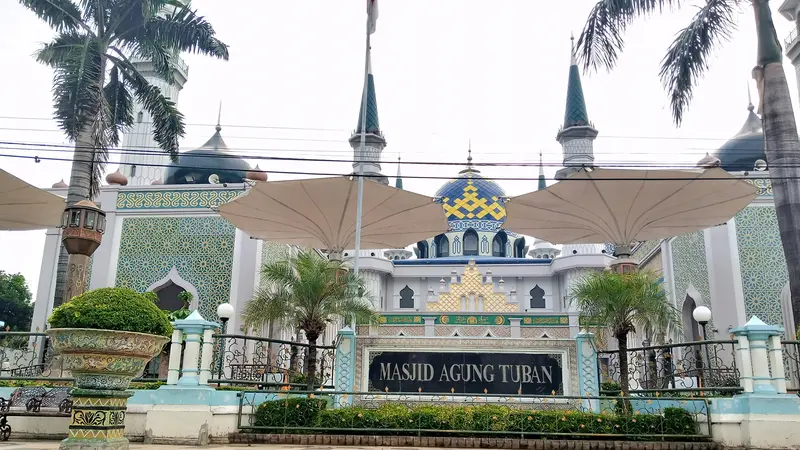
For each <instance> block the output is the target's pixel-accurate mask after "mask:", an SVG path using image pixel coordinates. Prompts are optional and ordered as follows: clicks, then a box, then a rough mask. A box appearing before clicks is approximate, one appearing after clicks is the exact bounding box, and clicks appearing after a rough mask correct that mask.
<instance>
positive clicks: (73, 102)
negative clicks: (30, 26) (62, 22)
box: [37, 34, 104, 141]
mask: <svg viewBox="0 0 800 450" xmlns="http://www.w3.org/2000/svg"><path fill="white" fill-rule="evenodd" d="M79 39H82V40H83V42H81V43H80V45H78V40H79ZM37 59H38V60H39V61H40V62H43V63H46V64H52V65H53V66H54V67H55V74H54V79H53V98H54V100H55V107H56V111H55V118H56V120H57V121H58V124H59V127H60V128H61V129H62V130H64V132H65V133H66V134H67V136H68V137H69V138H70V139H71V140H72V141H76V140H77V139H78V135H79V134H80V133H81V131H83V130H84V128H86V127H88V126H90V124H91V123H92V121H93V120H95V118H96V115H97V111H98V110H99V109H100V108H101V105H102V103H103V99H102V97H103V92H102V83H103V75H104V73H103V66H102V53H101V52H100V51H99V49H98V48H97V46H96V45H95V43H94V41H93V40H92V39H91V37H90V36H79V35H76V34H71V35H63V34H62V35H59V36H58V37H57V38H56V41H54V42H53V43H51V44H49V45H46V46H44V47H43V48H42V49H41V50H40V52H39V53H38V54H37Z"/></svg>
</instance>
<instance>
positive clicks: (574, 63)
mask: <svg viewBox="0 0 800 450" xmlns="http://www.w3.org/2000/svg"><path fill="white" fill-rule="evenodd" d="M569 41H570V52H569V54H570V60H569V64H570V65H571V66H577V65H578V59H577V58H576V57H575V33H573V32H572V31H570V32H569Z"/></svg>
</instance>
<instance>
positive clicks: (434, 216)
mask: <svg viewBox="0 0 800 450" xmlns="http://www.w3.org/2000/svg"><path fill="white" fill-rule="evenodd" d="M364 184H365V185H364V198H363V217H362V227H361V247H362V248H404V247H405V246H407V245H409V244H412V243H415V242H418V241H419V240H422V239H427V238H429V237H431V236H435V235H437V234H440V233H444V232H446V231H447V230H448V225H447V220H446V218H445V215H444V211H443V210H442V205H440V204H438V203H435V202H434V201H433V199H432V198H430V197H426V196H424V195H420V194H415V193H413V192H409V191H404V190H402V189H397V188H394V187H390V186H386V185H383V184H380V183H377V182H374V181H372V180H369V179H367V180H364ZM356 189H357V182H356V180H354V179H350V178H348V177H332V178H316V179H306V180H290V181H269V182H261V183H256V185H255V186H254V187H253V188H252V189H251V190H250V191H249V192H248V193H247V194H246V195H243V196H241V197H238V198H236V199H234V200H231V201H230V202H228V203H225V204H224V205H222V206H220V207H219V212H220V214H221V215H222V217H224V218H226V219H228V220H229V221H230V222H231V223H232V224H233V225H235V226H236V227H237V228H239V229H240V230H242V231H244V232H245V233H247V234H249V235H250V236H251V237H254V238H258V239H263V240H266V241H273V242H280V243H284V244H294V245H298V246H301V247H308V248H319V249H325V250H328V251H329V252H330V257H331V259H339V258H341V252H342V251H343V250H345V249H350V248H354V246H355V236H356V222H357V220H356V219H357V218H356V209H357V205H356V201H357V198H356V197H357V192H356Z"/></svg>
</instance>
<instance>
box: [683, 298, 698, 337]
mask: <svg viewBox="0 0 800 450" xmlns="http://www.w3.org/2000/svg"><path fill="white" fill-rule="evenodd" d="M695 308H697V303H696V302H695V301H694V299H693V298H692V296H691V295H687V296H686V299H685V300H684V301H683V308H681V316H682V317H681V318H682V319H683V339H684V340H685V342H695V341H699V340H700V339H701V337H700V327H699V326H698V323H697V321H696V320H694V316H693V315H692V313H693V312H694V309H695Z"/></svg>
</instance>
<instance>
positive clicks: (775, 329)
mask: <svg viewBox="0 0 800 450" xmlns="http://www.w3.org/2000/svg"><path fill="white" fill-rule="evenodd" d="M733 334H734V335H735V336H737V338H738V339H739V348H740V352H741V358H742V369H743V370H742V374H741V385H742V386H743V387H744V388H745V389H744V391H745V392H746V393H749V392H753V393H756V394H779V393H785V392H786V379H785V374H784V372H783V356H782V354H781V351H782V349H781V345H780V336H781V335H782V334H783V328H781V327H779V326H777V325H767V324H765V323H764V322H762V321H761V319H759V318H758V317H756V316H753V318H752V319H750V321H748V322H747V323H746V324H745V325H744V326H743V327H739V328H736V329H734V330H733ZM773 337H777V339H772V338H773ZM742 338H744V339H742ZM743 340H744V341H745V342H743ZM776 343H777V345H776ZM742 344H744V345H742ZM770 347H772V348H770ZM746 348H749V352H748V351H744V349H746ZM770 362H771V363H772V367H771V369H772V373H770ZM748 366H749V367H748ZM748 369H750V370H748ZM748 372H749V373H748ZM748 376H751V377H752V378H751V379H750V380H748V379H747V377H748ZM779 379H783V380H782V381H783V382H782V383H779V382H778V380H779ZM781 389H782V390H783V392H781Z"/></svg>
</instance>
